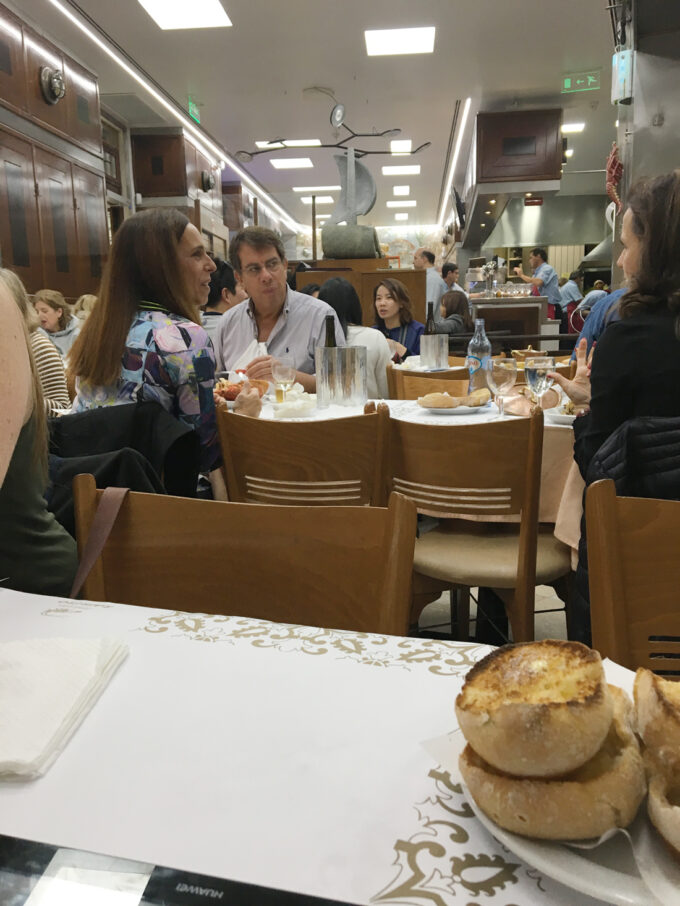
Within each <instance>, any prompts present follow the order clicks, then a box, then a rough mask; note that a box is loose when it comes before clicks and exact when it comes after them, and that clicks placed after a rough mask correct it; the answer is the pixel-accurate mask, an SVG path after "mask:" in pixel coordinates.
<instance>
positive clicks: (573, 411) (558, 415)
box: [545, 400, 587, 426]
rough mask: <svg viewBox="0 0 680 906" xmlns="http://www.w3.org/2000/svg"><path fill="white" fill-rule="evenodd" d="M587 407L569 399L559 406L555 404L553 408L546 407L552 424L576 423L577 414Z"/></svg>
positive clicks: (546, 412)
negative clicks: (577, 404)
mask: <svg viewBox="0 0 680 906" xmlns="http://www.w3.org/2000/svg"><path fill="white" fill-rule="evenodd" d="M585 408H587V407H585V406H576V405H575V404H574V403H572V401H571V400H567V401H566V402H564V403H562V404H561V405H559V406H554V407H553V408H552V409H546V410H545V415H546V416H547V419H548V421H549V422H550V424H551V425H567V426H569V425H573V424H574V419H575V418H576V416H577V415H579V413H580V412H582V411H583V410H584V409H585Z"/></svg>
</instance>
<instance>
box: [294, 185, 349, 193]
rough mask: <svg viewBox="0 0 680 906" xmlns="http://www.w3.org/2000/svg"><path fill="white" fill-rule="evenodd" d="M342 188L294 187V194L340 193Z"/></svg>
mask: <svg viewBox="0 0 680 906" xmlns="http://www.w3.org/2000/svg"><path fill="white" fill-rule="evenodd" d="M339 191H340V186H293V192H339Z"/></svg>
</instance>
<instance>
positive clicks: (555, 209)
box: [484, 193, 611, 266]
mask: <svg viewBox="0 0 680 906" xmlns="http://www.w3.org/2000/svg"><path fill="white" fill-rule="evenodd" d="M535 194H537V193H535ZM608 204H609V199H608V198H607V196H606V195H553V196H548V197H544V198H543V204H541V205H534V206H531V207H529V206H526V205H525V201H524V198H523V197H522V198H510V199H509V201H508V203H507V204H506V206H505V209H504V210H503V213H502V214H501V216H500V217H499V219H498V221H497V222H496V225H495V226H494V228H493V229H492V231H491V232H490V234H489V235H488V237H487V238H486V240H485V241H484V247H485V248H503V247H505V246H524V247H526V246H543V247H545V246H549V245H585V244H587V243H592V242H600V241H601V240H602V234H603V232H604V231H605V229H607V225H606V221H605V216H604V215H605V209H606V207H607V205H608ZM609 264H611V250H610V256H609ZM607 266H608V265H607Z"/></svg>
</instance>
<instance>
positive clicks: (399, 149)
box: [390, 138, 413, 154]
mask: <svg viewBox="0 0 680 906" xmlns="http://www.w3.org/2000/svg"><path fill="white" fill-rule="evenodd" d="M412 147H413V142H412V141H411V139H410V138H397V139H394V140H393V141H391V142H390V154H410V153H411V148H412Z"/></svg>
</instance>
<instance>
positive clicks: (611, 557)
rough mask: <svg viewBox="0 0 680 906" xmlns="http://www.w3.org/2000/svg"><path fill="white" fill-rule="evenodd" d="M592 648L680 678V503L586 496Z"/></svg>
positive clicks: (599, 493) (596, 489) (603, 485)
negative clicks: (679, 552) (679, 540)
mask: <svg viewBox="0 0 680 906" xmlns="http://www.w3.org/2000/svg"><path fill="white" fill-rule="evenodd" d="M586 531H587V536H588V572H589V579H590V614H591V621H592V631H593V648H597V650H598V651H599V652H600V653H601V655H602V657H609V658H611V659H612V660H613V661H616V662H617V663H618V664H622V665H623V666H624V667H628V668H630V669H631V670H635V669H636V668H637V667H648V668H649V669H650V670H654V671H655V672H657V673H669V674H672V675H673V676H675V677H677V676H679V675H680V591H679V589H680V558H679V557H678V537H680V501H677V500H656V499H650V498H645V497H617V496H616V489H615V486H614V482H613V481H611V480H609V479H607V480H604V481H597V482H595V483H594V484H592V485H590V487H589V488H588V490H587V492H586Z"/></svg>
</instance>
